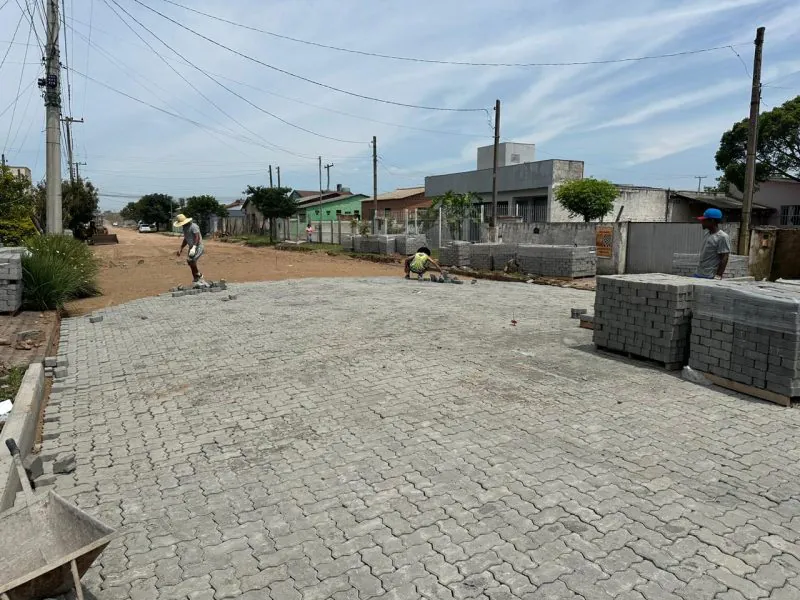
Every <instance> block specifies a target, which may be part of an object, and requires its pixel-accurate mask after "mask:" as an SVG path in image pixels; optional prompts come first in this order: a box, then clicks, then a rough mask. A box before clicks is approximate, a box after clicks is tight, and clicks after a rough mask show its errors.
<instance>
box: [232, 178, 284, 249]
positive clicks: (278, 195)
mask: <svg viewBox="0 0 800 600" xmlns="http://www.w3.org/2000/svg"><path fill="white" fill-rule="evenodd" d="M244 193H245V194H246V195H247V199H248V200H249V201H250V202H252V203H253V206H255V207H256V208H257V209H258V211H259V212H260V213H261V214H262V215H263V217H264V219H265V220H267V221H269V238H270V240H271V241H273V242H274V241H275V220H276V219H287V218H289V217H291V216H292V215H293V214H295V213H296V212H297V201H296V200H294V199H293V198H292V197H291V196H290V194H291V193H292V190H291V188H285V187H273V188H271V187H265V186H263V185H258V186H252V185H248V186H247V189H246V190H245V191H244ZM262 229H263V223H262Z"/></svg>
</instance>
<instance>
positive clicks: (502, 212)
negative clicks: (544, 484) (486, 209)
mask: <svg viewBox="0 0 800 600" xmlns="http://www.w3.org/2000/svg"><path fill="white" fill-rule="evenodd" d="M497 216H498V217H505V216H508V202H498V203H497Z"/></svg>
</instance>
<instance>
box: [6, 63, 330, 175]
mask: <svg viewBox="0 0 800 600" xmlns="http://www.w3.org/2000/svg"><path fill="white" fill-rule="evenodd" d="M72 72H73V73H74V74H75V75H78V76H80V77H85V78H87V79H88V80H89V81H91V82H92V83H95V84H97V85H99V86H101V87H104V88H105V89H107V90H109V91H111V92H114V93H115V94H119V95H120V96H124V97H126V98H128V99H129V100H133V101H134V102H137V103H139V104H142V105H144V106H148V107H150V108H152V109H153V110H157V111H158V112H160V113H163V114H165V115H167V116H170V117H173V118H175V119H179V120H181V121H185V122H187V123H190V124H191V125H194V126H195V127H197V128H199V129H201V130H203V131H210V132H215V133H218V134H220V135H227V136H228V137H231V138H233V139H236V140H238V141H243V142H247V143H250V144H254V145H257V146H261V147H262V148H266V149H268V150H279V151H281V152H285V153H286V154H291V155H292V156H297V157H298V158H306V159H309V160H317V158H318V157H316V156H310V155H307V154H300V153H298V152H294V151H292V150H289V149H288V148H283V147H282V146H278V145H276V144H269V143H268V142H255V141H253V140H250V139H248V138H245V137H243V136H237V135H232V134H230V133H227V132H224V131H219V130H215V129H213V128H211V127H208V126H207V125H204V124H202V123H199V122H197V121H195V120H194V119H190V118H188V117H184V116H183V115H180V114H178V113H174V112H171V111H169V110H166V109H164V108H161V107H159V106H156V105H155V104H150V103H149V102H147V101H146V100H142V99H140V98H137V97H136V96H132V95H131V94H128V93H127V92H123V91H122V90H118V89H116V88H114V87H111V86H110V85H108V84H107V83H103V82H102V81H100V80H98V79H95V78H94V77H90V76H88V75H86V74H85V73H81V72H80V71H78V70H77V69H75V68H73V69H72ZM0 116H2V114H0Z"/></svg>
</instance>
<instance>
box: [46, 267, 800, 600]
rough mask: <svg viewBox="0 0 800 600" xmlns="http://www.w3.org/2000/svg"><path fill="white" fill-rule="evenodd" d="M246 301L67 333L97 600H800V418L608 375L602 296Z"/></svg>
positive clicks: (177, 302) (495, 290) (326, 288)
mask: <svg viewBox="0 0 800 600" xmlns="http://www.w3.org/2000/svg"><path fill="white" fill-rule="evenodd" d="M232 288H233V291H234V292H235V293H237V294H238V295H239V298H238V300H237V302H236V303H233V304H231V303H224V302H220V301H219V298H218V297H216V296H214V295H213V294H201V295H197V296H185V297H183V298H175V299H173V298H172V297H159V298H151V299H146V300H140V301H136V302H133V303H131V304H127V305H123V306H119V307H115V308H112V309H108V310H104V311H101V312H100V313H98V314H103V315H104V317H105V318H104V320H103V321H102V322H101V323H96V324H89V322H88V319H85V318H82V319H66V320H65V321H64V322H63V326H62V337H61V347H60V349H59V361H61V360H65V361H66V363H68V365H69V366H68V367H67V368H68V375H67V377H66V378H64V379H63V380H60V381H59V383H58V385H57V386H55V387H54V390H55V391H54V393H53V396H52V398H51V402H50V405H49V407H48V409H47V416H48V417H54V416H58V419H50V420H49V421H48V422H47V423H46V424H45V442H44V448H43V452H44V453H45V454H49V455H53V454H55V455H58V454H59V453H63V452H74V453H75V457H76V468H75V471H74V472H72V473H69V474H66V475H59V476H57V477H56V482H55V490H56V491H57V492H58V493H60V494H63V495H64V496H66V497H68V498H69V499H70V500H72V501H74V502H76V503H77V504H78V505H79V506H81V507H82V508H84V509H85V510H87V511H88V512H89V513H90V514H92V515H93V516H95V517H97V518H100V519H102V520H103V521H105V522H107V523H108V524H109V525H111V526H113V527H117V528H118V529H119V532H120V536H119V537H118V538H117V539H116V540H114V542H113V543H112V544H111V545H110V546H109V547H108V548H107V550H106V551H105V552H104V553H103V554H102V556H101V557H100V558H99V560H98V562H97V564H96V565H95V567H93V568H92V569H91V570H90V571H89V573H88V574H87V575H86V577H84V585H85V586H86V589H87V590H88V591H89V592H90V593H91V594H92V595H93V596H94V597H95V598H97V599H98V600H102V599H110V598H148V599H167V598H170V599H171V598H179V599H185V598H209V599H210V598H247V599H250V598H258V599H265V598H280V599H285V598H303V599H309V598H320V599H328V598H359V599H360V598H372V597H378V596H385V597H386V598H414V599H418V598H451V597H455V598H482V599H484V600H485V599H487V598H579V599H580V598H584V599H592V600H594V599H595V598H614V597H617V598H647V599H654V598H684V600H690V599H692V600H693V599H695V598H739V597H748V598H749V597H753V598H757V597H764V598H766V597H769V596H770V595H772V597H775V598H783V597H786V598H790V597H796V596H795V595H793V592H794V591H796V590H797V589H799V588H800V575H799V573H800V527H798V515H799V514H800V504H798V500H797V498H798V496H800V476H799V475H800V472H799V471H800V468H799V467H798V464H800V461H799V460H798V459H800V456H799V455H800V450H798V444H797V434H796V432H797V428H798V425H800V413H798V411H796V410H787V409H781V408H779V407H776V406H773V405H768V404H766V403H760V402H756V401H752V400H748V399H744V398H742V397H740V396H736V395H734V394H730V393H727V392H723V391H721V390H718V389H716V388H706V387H702V386H697V385H693V384H691V383H688V382H685V381H683V380H681V379H679V378H676V377H674V376H672V375H670V374H667V373H664V372H661V371H658V370H653V369H650V368H647V367H645V366H642V365H640V364H637V363H634V362H631V361H628V360H621V359H617V358H616V357H611V356H608V355H605V354H599V353H597V352H596V351H595V350H594V348H593V345H592V343H591V332H590V331H587V330H584V329H580V328H578V326H577V321H575V320H573V319H570V314H569V310H568V308H569V307H570V306H588V305H591V303H592V299H593V297H592V294H591V293H590V292H585V291H578V290H571V289H562V288H553V287H546V286H521V285H516V284H501V283H493V282H481V285H479V286H447V285H437V286H433V285H431V286H420V285H419V284H417V283H416V282H407V281H403V280H402V279H400V278H398V279H382V280H355V279H354V280H342V279H339V280H335V281H333V280H304V281H284V282H275V283H265V284H252V285H241V286H240V285H236V286H232ZM565 307H566V308H565ZM142 314H146V315H148V316H149V318H148V319H147V320H142V319H141V318H140V317H141V315H142ZM512 319H514V320H515V321H516V325H515V326H512V324H511V320H512Z"/></svg>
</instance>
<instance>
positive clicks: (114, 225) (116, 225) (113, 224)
mask: <svg viewBox="0 0 800 600" xmlns="http://www.w3.org/2000/svg"><path fill="white" fill-rule="evenodd" d="M111 226H112V227H119V223H116V222H115V223H112V224H111Z"/></svg>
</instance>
